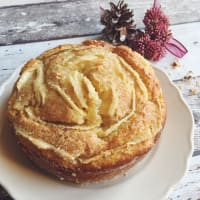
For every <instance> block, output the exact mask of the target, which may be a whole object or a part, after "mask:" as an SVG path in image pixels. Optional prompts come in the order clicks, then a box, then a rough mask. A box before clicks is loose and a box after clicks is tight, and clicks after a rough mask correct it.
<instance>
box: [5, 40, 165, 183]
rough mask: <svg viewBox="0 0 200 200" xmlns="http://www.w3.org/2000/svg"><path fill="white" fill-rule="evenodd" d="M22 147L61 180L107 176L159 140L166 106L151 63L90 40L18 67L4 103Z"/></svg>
mask: <svg viewBox="0 0 200 200" xmlns="http://www.w3.org/2000/svg"><path fill="white" fill-rule="evenodd" d="M8 118H9V121H10V123H11V126H12V128H13V130H14V134H15V136H16V138H17V141H18V143H19V144H20V147H21V148H22V150H23V151H24V152H25V154H26V155H27V156H28V158H29V159H30V160H32V161H33V162H34V163H35V164H37V165H38V166H39V167H40V168H42V169H44V170H46V171H47V172H49V173H50V174H53V175H55V176H57V177H59V178H60V179H62V180H68V181H73V182H77V183H79V182H81V183H82V182H94V181H100V180H106V179H109V178H112V177H113V176H115V175H117V174H120V173H122V172H124V171H125V170H127V169H128V168H130V167H131V166H133V165H134V164H135V162H136V161H137V160H139V159H140V158H142V157H143V156H144V155H145V154H146V153H147V152H148V151H149V150H150V149H151V148H152V147H153V146H154V144H155V143H156V141H157V139H158V138H159V135H160V133H161V131H162V128H163V127H164V123H165V118H166V105H165V102H164V98H163V94H162V90H161V87H160V84H159V81H158V79H157V77H156V76H155V74H154V71H153V69H152V67H151V65H150V63H149V62H148V61H146V60H145V59H144V58H143V57H142V56H140V55H139V54H138V53H136V52H133V51H132V50H131V49H129V48H128V47H125V46H117V47H114V46H112V45H110V44H108V43H106V42H104V41H96V40H87V41H85V42H83V43H82V44H66V45H61V46H58V47H56V48H53V49H50V50H47V51H45V52H44V53H42V54H41V55H40V56H38V57H37V58H35V59H31V60H30V61H29V62H27V64H25V66H24V67H23V69H22V71H21V73H20V76H19V79H18V81H17V82H16V84H15V87H14V88H13V92H12V95H11V97H10V99H9V103H8Z"/></svg>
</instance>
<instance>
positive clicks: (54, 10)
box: [0, 0, 200, 44]
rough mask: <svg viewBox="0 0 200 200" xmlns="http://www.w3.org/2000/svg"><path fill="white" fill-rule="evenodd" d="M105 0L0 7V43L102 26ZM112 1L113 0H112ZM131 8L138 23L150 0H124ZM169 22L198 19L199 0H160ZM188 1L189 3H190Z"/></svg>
mask: <svg viewBox="0 0 200 200" xmlns="http://www.w3.org/2000/svg"><path fill="white" fill-rule="evenodd" d="M108 2H109V1H107V0H96V1H93V0H82V1H79V0H74V1H69V0H65V1H61V2H60V1H59V2H51V3H48V4H47V3H42V4H31V5H19V6H14V7H1V8H0V44H9V43H20V42H27V41H38V40H40V41H41V40H49V39H54V38H66V37H71V36H80V35H87V34H97V33H100V31H101V30H102V26H101V25H100V23H99V18H100V10H99V7H100V6H103V7H108ZM115 2H116V0H115ZM127 2H128V3H129V5H130V8H133V9H134V12H135V21H136V23H137V25H138V27H143V23H142V19H143V17H144V13H145V11H146V9H147V8H150V7H151V6H152V3H153V0H143V1H140V0H128V1H127ZM160 2H161V4H162V6H163V9H164V10H165V11H166V13H167V14H168V15H169V17H170V20H171V23H172V24H177V23H178V24H179V23H185V22H194V21H199V20H200V1H199V0H191V1H190V0H160ZM191 5H192V6H191Z"/></svg>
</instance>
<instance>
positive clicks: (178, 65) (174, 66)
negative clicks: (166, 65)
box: [171, 60, 181, 69]
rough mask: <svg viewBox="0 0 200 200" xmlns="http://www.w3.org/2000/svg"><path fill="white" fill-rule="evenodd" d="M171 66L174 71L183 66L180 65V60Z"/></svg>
mask: <svg viewBox="0 0 200 200" xmlns="http://www.w3.org/2000/svg"><path fill="white" fill-rule="evenodd" d="M171 66H172V68H173V69H176V68H177V67H180V66H181V64H180V63H179V61H178V60H175V61H174V62H173V63H172V64H171Z"/></svg>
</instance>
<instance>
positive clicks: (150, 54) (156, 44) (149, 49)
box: [131, 31, 166, 61]
mask: <svg viewBox="0 0 200 200" xmlns="http://www.w3.org/2000/svg"><path fill="white" fill-rule="evenodd" d="M131 47H132V49H133V50H134V51H137V52H138V53H139V54H141V55H143V56H144V57H145V58H147V59H149V60H152V61H157V60H159V59H160V58H162V57H163V56H164V55H165V53H166V48H165V47H164V46H163V45H162V43H161V42H160V41H157V40H152V39H151V38H150V36H149V34H148V33H146V32H142V31H138V32H137V34H136V35H135V37H134V39H133V40H132V45H131Z"/></svg>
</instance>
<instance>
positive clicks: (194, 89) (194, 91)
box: [189, 88, 198, 95]
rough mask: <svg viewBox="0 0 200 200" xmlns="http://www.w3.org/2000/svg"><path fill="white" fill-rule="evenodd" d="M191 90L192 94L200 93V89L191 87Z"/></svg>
mask: <svg viewBox="0 0 200 200" xmlns="http://www.w3.org/2000/svg"><path fill="white" fill-rule="evenodd" d="M189 92H190V94H192V95H193V94H197V93H198V91H197V89H196V88H190V89H189Z"/></svg>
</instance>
